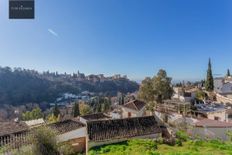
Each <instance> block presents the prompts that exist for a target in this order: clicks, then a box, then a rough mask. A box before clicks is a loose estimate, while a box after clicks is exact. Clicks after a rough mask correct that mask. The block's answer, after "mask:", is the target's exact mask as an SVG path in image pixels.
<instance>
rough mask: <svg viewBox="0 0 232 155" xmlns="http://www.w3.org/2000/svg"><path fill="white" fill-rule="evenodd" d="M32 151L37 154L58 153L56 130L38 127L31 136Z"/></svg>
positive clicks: (54, 154)
mask: <svg viewBox="0 0 232 155" xmlns="http://www.w3.org/2000/svg"><path fill="white" fill-rule="evenodd" d="M32 142H33V143H32V144H33V152H34V153H35V154H38V155H56V154H58V145H57V141H56V132H55V131H53V130H51V129H50V128H48V127H39V128H37V129H36V130H35V131H34V132H33V136H32Z"/></svg>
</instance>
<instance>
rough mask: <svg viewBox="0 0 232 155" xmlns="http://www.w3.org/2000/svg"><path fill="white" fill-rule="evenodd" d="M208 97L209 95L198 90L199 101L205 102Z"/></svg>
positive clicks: (197, 97)
mask: <svg viewBox="0 0 232 155" xmlns="http://www.w3.org/2000/svg"><path fill="white" fill-rule="evenodd" d="M206 96H207V94H206V93H205V92H204V91H202V90H198V91H197V92H196V99H197V100H200V101H203V100H204V99H205V98H206Z"/></svg>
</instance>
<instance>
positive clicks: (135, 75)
mask: <svg viewBox="0 0 232 155" xmlns="http://www.w3.org/2000/svg"><path fill="white" fill-rule="evenodd" d="M35 1H36V15H35V16H36V18H35V20H9V19H8V0H0V66H10V67H23V68H29V69H36V70H39V71H44V70H50V71H59V72H65V71H66V72H68V73H72V72H77V70H80V71H81V72H84V73H86V74H90V73H103V74H106V75H112V74H114V73H120V74H127V75H128V77H129V78H131V79H134V80H141V79H143V78H144V77H145V76H153V75H154V74H155V73H156V72H157V71H158V69H159V68H164V69H166V70H167V72H168V74H169V76H171V77H173V78H174V79H176V80H179V79H189V80H192V79H200V78H204V76H205V72H206V69H207V61H208V58H209V57H211V59H212V63H213V71H214V73H217V74H219V73H223V74H224V73H226V70H227V68H230V69H232V1H231V0H35Z"/></svg>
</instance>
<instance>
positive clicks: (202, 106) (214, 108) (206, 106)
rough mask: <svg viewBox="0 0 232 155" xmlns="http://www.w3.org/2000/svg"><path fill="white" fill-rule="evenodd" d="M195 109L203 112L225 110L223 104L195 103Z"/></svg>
mask: <svg viewBox="0 0 232 155" xmlns="http://www.w3.org/2000/svg"><path fill="white" fill-rule="evenodd" d="M195 107H196V108H197V111H199V112H203V113H209V112H217V111H223V110H226V109H225V106H224V105H223V104H196V105H195Z"/></svg>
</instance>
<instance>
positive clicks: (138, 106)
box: [122, 100, 146, 118]
mask: <svg viewBox="0 0 232 155" xmlns="http://www.w3.org/2000/svg"><path fill="white" fill-rule="evenodd" d="M145 107H146V103H144V102H142V101H139V100H133V101H130V102H128V103H126V104H125V105H123V106H122V118H130V117H142V116H145V111H146V109H145Z"/></svg>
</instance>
